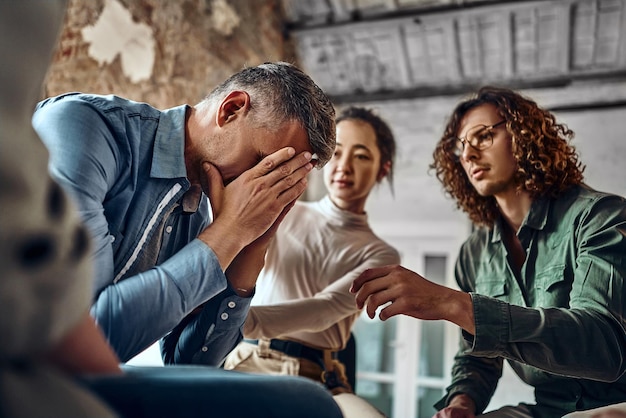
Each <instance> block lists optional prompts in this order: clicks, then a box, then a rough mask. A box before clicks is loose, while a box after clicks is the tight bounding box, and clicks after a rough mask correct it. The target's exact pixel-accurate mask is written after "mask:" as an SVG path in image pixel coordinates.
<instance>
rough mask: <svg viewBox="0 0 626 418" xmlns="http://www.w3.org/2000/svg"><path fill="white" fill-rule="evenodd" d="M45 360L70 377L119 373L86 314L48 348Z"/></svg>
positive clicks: (111, 351) (107, 346)
mask: <svg viewBox="0 0 626 418" xmlns="http://www.w3.org/2000/svg"><path fill="white" fill-rule="evenodd" d="M46 357H47V359H48V361H50V362H51V363H53V364H55V365H56V366H58V367H60V368H61V369H63V370H65V371H66V372H68V373H70V374H73V375H84V374H118V373H121V370H120V368H119V364H118V363H119V360H118V359H117V356H116V355H115V353H113V350H112V349H111V347H110V346H109V345H108V343H107V342H106V340H105V339H104V336H103V335H102V332H101V331H100V329H98V327H97V326H96V324H95V322H94V320H93V318H91V316H89V313H88V312H85V314H84V315H83V317H82V318H81V320H80V322H79V323H78V324H76V326H74V327H73V328H72V329H70V330H69V331H68V332H67V333H66V334H65V335H64V336H63V337H62V338H61V340H60V341H59V342H58V343H57V344H55V345H54V346H53V347H52V348H51V350H50V351H49V352H48V354H47V356H46Z"/></svg>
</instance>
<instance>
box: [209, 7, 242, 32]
mask: <svg viewBox="0 0 626 418" xmlns="http://www.w3.org/2000/svg"><path fill="white" fill-rule="evenodd" d="M212 7H213V13H212V14H211V23H212V24H213V28H214V29H215V30H216V31H217V32H219V33H220V34H222V35H224V36H230V35H232V34H233V30H234V29H235V28H236V27H237V26H239V24H240V23H241V19H240V18H239V15H238V14H237V12H236V11H235V9H233V8H232V7H230V6H229V5H228V3H226V1H225V0H215V1H214V2H213V5H212Z"/></svg>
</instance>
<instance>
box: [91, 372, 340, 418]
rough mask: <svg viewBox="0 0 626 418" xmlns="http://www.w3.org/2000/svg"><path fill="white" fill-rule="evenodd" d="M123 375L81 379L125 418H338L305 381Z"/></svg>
mask: <svg viewBox="0 0 626 418" xmlns="http://www.w3.org/2000/svg"><path fill="white" fill-rule="evenodd" d="M124 371H125V374H124V375H120V376H97V377H85V378H83V379H82V381H83V382H84V384H85V385H86V386H87V387H88V388H89V389H91V391H92V392H94V393H95V394H96V395H98V396H99V397H100V398H101V399H102V400H103V401H105V402H106V403H108V404H109V406H110V407H111V408H113V409H114V410H115V411H117V413H118V414H120V415H121V416H122V417H124V418H143V417H145V418H158V417H163V418H182V417H197V418H205V417H233V418H239V417H242V418H244V417H245V418H266V417H267V418H269V417H276V418H282V417H298V418H308V417H311V418H312V417H324V418H335V417H337V418H340V417H342V414H341V411H340V409H339V407H338V406H337V404H336V403H335V401H334V400H333V398H332V396H331V395H330V393H329V392H328V391H327V390H325V389H324V388H323V387H322V385H320V384H318V383H315V382H312V381H311V380H309V379H306V378H303V377H297V376H293V377H292V376H266V375H250V374H246V373H239V372H235V371H227V370H222V369H219V368H213V367H204V366H165V367H139V366H124Z"/></svg>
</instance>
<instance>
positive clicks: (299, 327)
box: [244, 294, 358, 339]
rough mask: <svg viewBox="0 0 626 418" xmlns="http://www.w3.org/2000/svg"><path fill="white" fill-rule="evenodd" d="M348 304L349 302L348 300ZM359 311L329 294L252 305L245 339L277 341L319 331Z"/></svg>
mask: <svg viewBox="0 0 626 418" xmlns="http://www.w3.org/2000/svg"><path fill="white" fill-rule="evenodd" d="M350 302H351V301H350ZM357 312H358V310H357V309H356V306H354V304H352V306H350V305H346V304H343V303H341V302H339V301H338V300H336V299H335V298H332V297H331V296H330V295H327V294H321V295H318V296H316V297H313V298H305V299H298V300H293V301H286V302H283V303H277V304H274V305H266V306H252V307H251V308H250V312H249V314H248V318H247V319H246V322H245V325H244V336H245V337H246V338H255V339H258V338H277V337H280V336H281V335H288V334H290V333H293V332H322V331H325V330H327V329H328V328H330V327H332V326H333V325H335V324H336V323H337V322H339V321H341V320H342V319H343V318H345V317H347V316H349V315H354V314H356V313H357Z"/></svg>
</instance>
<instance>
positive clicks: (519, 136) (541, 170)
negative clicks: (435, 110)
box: [430, 86, 584, 227]
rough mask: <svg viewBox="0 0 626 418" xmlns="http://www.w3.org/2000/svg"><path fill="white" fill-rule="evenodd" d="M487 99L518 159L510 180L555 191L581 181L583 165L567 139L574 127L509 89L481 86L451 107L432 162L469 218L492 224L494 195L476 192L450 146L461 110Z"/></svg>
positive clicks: (540, 191) (532, 189) (539, 193)
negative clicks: (510, 140) (509, 138)
mask: <svg viewBox="0 0 626 418" xmlns="http://www.w3.org/2000/svg"><path fill="white" fill-rule="evenodd" d="M488 103H490V104H493V105H494V106H495V107H496V109H497V112H498V114H499V115H500V116H501V117H502V118H503V119H504V120H506V130H507V131H508V133H509V134H510V135H511V138H512V149H513V156H514V158H515V161H516V162H517V171H516V173H515V177H514V180H515V182H516V184H517V188H518V190H523V191H526V192H528V193H530V196H531V197H532V198H537V197H549V198H554V197H557V196H559V195H560V194H561V193H563V192H564V191H565V190H567V189H568V188H570V187H571V186H573V185H578V184H581V183H582V181H583V171H584V166H583V165H582V164H581V163H580V162H579V160H578V154H577V153H576V150H575V148H574V147H573V146H571V145H570V144H569V142H570V141H571V139H572V138H573V137H574V132H572V131H571V130H570V129H569V128H568V127H567V126H566V125H564V124H560V123H557V122H556V118H555V117H554V115H553V114H552V113H550V112H549V111H547V110H545V109H542V108H541V107H539V106H538V105H537V103H535V102H534V101H533V100H530V99H528V98H526V97H524V96H522V95H520V94H519V93H517V92H515V91H513V90H510V89H505V88H497V87H491V86H485V87H482V88H481V89H480V90H479V91H478V92H476V93H475V94H474V95H473V96H471V97H470V98H468V99H467V100H465V101H463V102H461V103H460V104H459V105H457V107H456V108H455V109H454V111H453V113H452V115H451V116H450V118H449V119H448V124H447V126H446V128H445V130H444V133H443V136H442V137H441V139H440V140H439V142H438V143H437V147H436V148H435V151H434V152H433V158H434V162H433V163H432V164H431V165H430V168H431V169H434V170H435V173H436V175H437V178H438V179H439V181H441V183H442V184H443V187H444V190H445V192H446V194H447V195H449V196H451V197H453V198H454V199H456V204H457V207H458V208H460V209H462V210H463V211H465V212H466V213H467V214H468V215H469V217H470V219H471V220H472V222H474V223H475V224H477V225H485V226H488V227H492V226H493V224H494V222H495V220H496V219H497V217H498V215H499V211H498V208H497V204H496V200H495V198H494V197H493V196H481V195H479V194H478V193H477V192H476V189H474V187H473V186H472V184H471V183H470V181H469V179H468V177H467V175H466V174H465V171H464V170H463V167H462V166H461V162H460V161H459V159H458V157H456V156H455V155H454V152H453V147H454V140H453V139H454V138H455V137H456V135H457V134H458V130H459V127H460V122H461V120H462V119H463V117H464V116H465V114H466V113H467V112H468V111H469V110H471V109H473V108H475V107H477V106H480V105H483V104H488Z"/></svg>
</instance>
